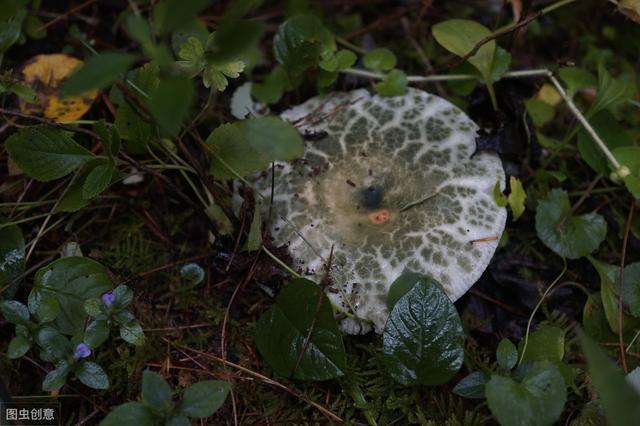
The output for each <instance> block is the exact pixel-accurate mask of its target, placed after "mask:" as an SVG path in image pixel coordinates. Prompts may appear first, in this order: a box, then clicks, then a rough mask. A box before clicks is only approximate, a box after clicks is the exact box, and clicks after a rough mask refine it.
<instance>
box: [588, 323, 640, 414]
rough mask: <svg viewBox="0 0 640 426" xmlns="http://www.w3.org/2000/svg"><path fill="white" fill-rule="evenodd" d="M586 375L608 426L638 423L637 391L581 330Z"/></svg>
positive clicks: (639, 411)
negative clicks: (598, 400)
mask: <svg viewBox="0 0 640 426" xmlns="http://www.w3.org/2000/svg"><path fill="white" fill-rule="evenodd" d="M581 341H582V348H583V350H584V353H585V355H586V357H587V364H588V366H589V375H590V376H591V380H592V382H593V386H594V387H595V389H596V391H597V393H598V396H599V397H600V403H601V404H602V407H603V408H604V412H605V414H606V416H607V420H608V422H609V424H611V426H636V425H638V424H640V395H638V393H637V392H636V391H635V389H634V388H633V387H632V386H631V385H630V384H629V383H628V382H627V380H625V377H624V374H623V373H622V371H621V370H620V369H619V368H618V367H617V366H615V365H614V364H613V363H612V362H611V360H609V359H608V357H607V355H606V354H605V353H604V351H603V350H602V349H600V347H598V345H597V344H596V343H595V342H594V341H593V340H591V338H589V337H588V336H586V335H585V334H584V333H581Z"/></svg>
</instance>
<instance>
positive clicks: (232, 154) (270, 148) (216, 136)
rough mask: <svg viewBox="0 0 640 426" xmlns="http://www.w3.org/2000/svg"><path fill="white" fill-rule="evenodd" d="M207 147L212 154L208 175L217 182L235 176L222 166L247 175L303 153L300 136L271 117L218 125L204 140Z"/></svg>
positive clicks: (287, 125)
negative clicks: (272, 163)
mask: <svg viewBox="0 0 640 426" xmlns="http://www.w3.org/2000/svg"><path fill="white" fill-rule="evenodd" d="M207 145H208V146H209V148H210V149H211V150H212V151H213V154H214V155H213V158H212V162H211V173H212V174H213V176H214V177H216V178H218V179H233V178H235V177H236V175H235V174H233V173H232V172H231V171H230V170H229V169H228V168H227V167H226V166H225V164H226V165H227V166H229V167H231V168H232V169H233V170H234V171H235V172H237V173H238V174H239V175H240V176H247V175H250V174H252V173H256V172H258V171H261V170H265V169H266V168H268V167H269V165H270V164H271V162H273V161H277V160H293V159H295V158H298V157H300V156H301V155H302V153H303V151H304V144H303V142H302V138H301V136H300V133H298V131H297V130H296V129H295V128H294V127H293V126H292V125H291V124H289V123H287V122H284V121H282V120H280V119H279V118H275V117H261V118H252V119H248V120H244V121H241V122H236V123H233V124H223V125H221V126H218V128H216V130H214V131H213V133H211V135H209V137H208V138H207ZM223 162H224V163H223Z"/></svg>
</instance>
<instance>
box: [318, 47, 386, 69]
mask: <svg viewBox="0 0 640 426" xmlns="http://www.w3.org/2000/svg"><path fill="white" fill-rule="evenodd" d="M357 59H358V58H357V56H356V55H355V53H353V52H352V51H350V50H345V49H342V50H339V51H337V52H336V53H335V55H332V56H330V57H329V58H327V59H324V60H323V61H321V62H320V63H319V64H318V66H320V68H322V69H323V70H325V71H329V72H335V71H339V70H343V69H346V68H349V67H350V66H352V65H353V64H354V63H355V62H356V60H357ZM392 68H393V67H392Z"/></svg>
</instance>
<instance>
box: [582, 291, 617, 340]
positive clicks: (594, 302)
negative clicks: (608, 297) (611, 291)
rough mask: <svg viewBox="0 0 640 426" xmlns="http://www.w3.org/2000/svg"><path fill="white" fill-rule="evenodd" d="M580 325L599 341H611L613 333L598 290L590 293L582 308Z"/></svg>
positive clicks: (613, 338) (614, 336)
mask: <svg viewBox="0 0 640 426" xmlns="http://www.w3.org/2000/svg"><path fill="white" fill-rule="evenodd" d="M582 326H583V327H584V331H585V333H587V334H588V335H589V336H591V337H592V338H594V339H596V340H598V341H600V342H613V341H614V340H615V339H616V335H615V334H613V332H612V331H611V328H610V327H609V323H608V322H607V316H606V314H605V312H604V306H603V305H602V296H601V294H600V292H597V293H593V294H590V295H589V297H588V298H587V301H586V303H585V304H584V308H583V309H582Z"/></svg>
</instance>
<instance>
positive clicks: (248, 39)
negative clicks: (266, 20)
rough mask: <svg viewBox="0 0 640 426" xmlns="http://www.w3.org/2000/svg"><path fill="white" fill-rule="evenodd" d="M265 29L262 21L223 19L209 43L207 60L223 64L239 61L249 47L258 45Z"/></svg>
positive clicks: (211, 62) (210, 62)
mask: <svg viewBox="0 0 640 426" xmlns="http://www.w3.org/2000/svg"><path fill="white" fill-rule="evenodd" d="M263 31H264V24H263V23H262V22H261V21H257V20H238V19H229V18H225V19H223V20H222V22H220V24H219V25H218V27H217V29H216V32H215V37H214V38H210V39H209V41H208V43H207V49H206V50H207V55H206V59H207V62H208V63H209V64H222V63H228V62H232V61H237V60H238V58H240V57H241V56H243V55H245V54H246V53H247V51H248V50H249V49H252V48H255V47H256V46H257V44H258V42H259V41H260V36H261V35H262V32H263Z"/></svg>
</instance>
